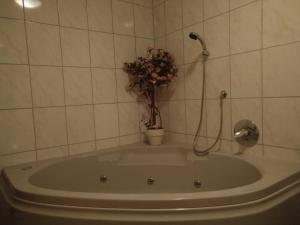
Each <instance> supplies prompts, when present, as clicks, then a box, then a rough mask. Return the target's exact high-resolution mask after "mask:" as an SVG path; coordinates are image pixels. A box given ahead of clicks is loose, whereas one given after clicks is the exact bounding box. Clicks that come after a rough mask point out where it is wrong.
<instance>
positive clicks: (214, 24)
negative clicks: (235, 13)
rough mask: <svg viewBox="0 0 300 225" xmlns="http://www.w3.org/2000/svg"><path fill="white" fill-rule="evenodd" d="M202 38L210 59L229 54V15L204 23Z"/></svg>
mask: <svg viewBox="0 0 300 225" xmlns="http://www.w3.org/2000/svg"><path fill="white" fill-rule="evenodd" d="M204 37H205V41H206V44H207V48H208V51H209V53H210V57H211V58H213V57H220V56H226V55H228V54H229V15H228V14H225V15H221V16H218V17H215V18H212V19H210V20H207V21H205V22H204Z"/></svg>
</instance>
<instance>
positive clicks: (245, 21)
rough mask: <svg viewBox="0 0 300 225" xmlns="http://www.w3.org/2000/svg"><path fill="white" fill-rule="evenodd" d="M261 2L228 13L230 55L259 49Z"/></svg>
mask: <svg viewBox="0 0 300 225" xmlns="http://www.w3.org/2000/svg"><path fill="white" fill-rule="evenodd" d="M261 29H262V28H261V2H260V1H256V2H254V3H251V4H249V5H247V6H245V7H242V8H238V9H236V10H234V11H232V12H231V13H230V48H231V53H238V52H244V51H251V50H256V49H259V48H260V47H261Z"/></svg>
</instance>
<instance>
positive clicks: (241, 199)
mask: <svg viewBox="0 0 300 225" xmlns="http://www.w3.org/2000/svg"><path fill="white" fill-rule="evenodd" d="M141 146H144V145H140V144H138V145H129V146H123V147H121V148H120V147H119V148H117V149H118V150H121V149H124V148H128V147H131V148H132V147H135V148H140V147H141ZM172 146H176V147H182V146H180V145H166V147H172ZM95 154H97V153H95V152H93V153H88V154H82V155H81V156H74V157H82V156H84V157H85V156H90V155H95ZM213 154H220V153H213ZM231 157H238V156H231ZM72 158H73V157H72ZM238 158H239V159H240V160H244V161H246V162H248V163H250V164H252V165H254V166H255V167H256V168H257V169H258V170H259V171H260V172H261V174H262V177H261V178H260V179H259V180H258V181H256V182H254V183H252V184H249V185H245V186H241V187H236V188H232V189H225V190H221V191H219V190H218V191H209V192H196V193H194V192H192V193H180V196H181V197H178V193H168V194H166V193H143V194H142V195H143V196H141V194H124V193H122V194H119V193H115V194H108V193H81V192H70V191H61V190H49V189H46V188H40V187H37V186H34V185H32V184H30V183H29V181H28V178H29V177H30V176H31V174H32V173H33V172H34V170H31V171H29V172H28V173H27V176H26V177H25V176H23V177H22V179H19V180H18V181H19V185H17V186H16V184H12V183H11V182H10V180H9V178H8V177H7V175H6V174H5V173H4V172H2V173H1V180H2V185H3V184H5V183H6V186H7V188H6V189H7V190H6V192H7V191H10V192H11V194H12V195H13V196H14V198H16V199H18V200H20V201H22V200H24V201H29V202H36V203H42V204H52V205H57V206H74V207H98V208H111V205H112V203H113V204H114V205H117V206H118V207H114V209H116V208H117V209H141V205H143V204H144V203H145V202H147V204H148V206H147V207H145V208H144V209H147V210H151V209H170V208H172V209H178V208H181V209H183V210H184V209H193V208H207V207H216V206H230V205H236V204H243V203H248V202H252V201H256V200H259V199H262V198H264V197H267V196H269V195H271V194H272V193H275V192H276V191H279V190H281V189H284V187H285V186H288V184H291V183H293V182H298V181H299V178H300V172H299V168H300V167H298V164H297V166H295V167H292V166H291V164H290V163H289V164H283V166H281V168H286V166H287V165H290V167H291V168H289V169H286V170H287V171H284V172H282V171H281V173H280V171H278V168H277V171H276V166H278V163H275V165H273V164H272V163H273V162H269V161H268V160H267V161H266V160H262V161H259V160H256V161H253V158H252V157H249V156H243V157H240V156H239V157H238ZM63 160H65V159H55V160H47V162H48V163H47V164H45V163H44V162H34V163H27V164H23V165H19V166H15V167H14V168H22V167H24V166H26V165H32V164H37V165H42V166H40V167H38V169H41V168H43V167H46V166H49V165H51V164H53V163H57V162H60V161H63ZM43 163H44V166H43ZM269 167H270V168H269ZM274 169H275V171H274ZM22 172H24V171H22ZM25 172H27V171H25ZM270 172H272V173H271V174H269V173H270ZM274 175H275V176H274ZM26 178H27V179H26ZM266 179H267V181H266ZM20 181H21V182H20ZM26 181H27V182H26ZM267 182H271V184H272V185H271V186H269V187H268V186H267V185H266V184H267ZM20 187H22V188H23V189H22V188H20ZM26 188H27V189H26ZM32 189H33V190H34V193H32ZM45 191H46V192H47V194H46V195H45ZM38 194H40V195H41V194H44V197H46V198H45V199H51V198H52V199H53V198H54V197H56V199H57V198H58V197H60V198H61V200H63V201H65V204H62V203H61V202H60V203H59V202H53V201H38V197H39V196H38ZM224 195H225V196H224ZM78 196H80V198H79V197H78ZM99 196H101V198H99ZM141 197H143V198H141ZM66 200H69V203H68V201H66ZM74 200H77V202H81V201H83V203H82V204H76V205H74V204H70V202H74ZM88 201H89V203H92V204H86V203H87V202H88ZM100 201H101V204H99V202H100ZM130 201H132V202H130ZM162 203H164V204H162ZM199 203H201V204H199Z"/></svg>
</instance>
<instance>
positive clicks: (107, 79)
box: [92, 68, 117, 103]
mask: <svg viewBox="0 0 300 225" xmlns="http://www.w3.org/2000/svg"><path fill="white" fill-rule="evenodd" d="M92 77H93V96H94V103H114V102H116V101H117V87H116V86H117V85H116V76H115V69H99V68H93V69H92Z"/></svg>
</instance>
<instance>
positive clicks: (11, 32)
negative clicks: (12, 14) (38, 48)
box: [0, 18, 28, 64]
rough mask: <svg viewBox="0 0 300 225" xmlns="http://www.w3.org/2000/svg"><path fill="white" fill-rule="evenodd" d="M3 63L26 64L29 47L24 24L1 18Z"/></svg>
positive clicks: (0, 59) (0, 34)
mask: <svg viewBox="0 0 300 225" xmlns="http://www.w3.org/2000/svg"><path fill="white" fill-rule="evenodd" d="M0 43H1V54H0V62H1V63H16V64H26V63H27V62H28V58H27V47H26V39H25V26H24V22H23V21H20V20H10V19H3V18H0Z"/></svg>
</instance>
